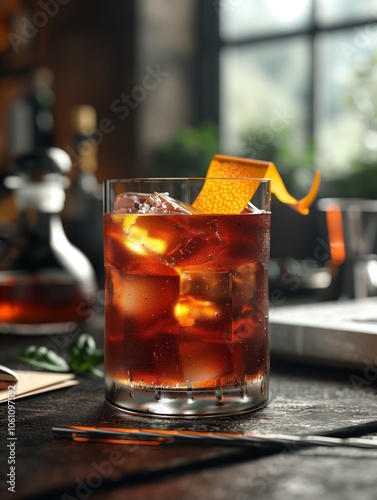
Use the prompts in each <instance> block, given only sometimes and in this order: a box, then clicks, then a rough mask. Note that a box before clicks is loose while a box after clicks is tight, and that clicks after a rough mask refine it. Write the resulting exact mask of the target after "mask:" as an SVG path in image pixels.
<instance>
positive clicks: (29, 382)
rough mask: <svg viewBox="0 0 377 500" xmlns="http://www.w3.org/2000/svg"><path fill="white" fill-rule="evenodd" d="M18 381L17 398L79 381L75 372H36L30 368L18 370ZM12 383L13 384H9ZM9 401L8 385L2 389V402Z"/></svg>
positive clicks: (0, 399)
mask: <svg viewBox="0 0 377 500" xmlns="http://www.w3.org/2000/svg"><path fill="white" fill-rule="evenodd" d="M16 374H17V376H18V382H17V384H16V385H15V387H16V399H19V398H24V397H27V396H34V395H36V394H40V393H43V392H47V391H54V390H56V389H62V388H63V387H70V386H72V385H77V384H78V383H79V381H78V380H77V379H76V378H75V375H74V373H51V372H36V371H29V370H17V371H16ZM9 385H12V384H9ZM7 401H8V390H7V387H5V388H3V389H0V404H1V403H5V402H7Z"/></svg>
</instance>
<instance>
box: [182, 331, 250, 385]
mask: <svg viewBox="0 0 377 500" xmlns="http://www.w3.org/2000/svg"><path fill="white" fill-rule="evenodd" d="M178 342H179V343H178V346H179V347H178V348H179V357H180V368H181V371H182V378H183V379H184V380H185V381H186V383H187V384H190V385H191V386H192V388H211V389H215V388H217V387H219V385H220V386H221V385H226V384H236V383H237V382H239V381H240V380H241V378H242V374H243V373H244V371H245V361H244V357H243V351H242V346H241V345H240V344H239V345H234V346H233V345H230V344H227V343H225V342H224V343H219V342H209V341H202V340H200V339H193V338H189V337H185V336H184V335H183V336H179V337H178Z"/></svg>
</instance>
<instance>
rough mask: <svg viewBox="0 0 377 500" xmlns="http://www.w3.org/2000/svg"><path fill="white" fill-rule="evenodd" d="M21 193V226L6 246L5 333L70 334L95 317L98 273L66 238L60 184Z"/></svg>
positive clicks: (2, 256) (2, 247) (1, 275)
mask: <svg viewBox="0 0 377 500" xmlns="http://www.w3.org/2000/svg"><path fill="white" fill-rule="evenodd" d="M22 190H24V191H23V192H22ZM19 191H21V193H20V192H17V193H16V198H17V196H18V198H19V200H18V205H19V206H20V217H19V221H18V226H17V228H16V231H15V233H14V234H13V235H12V236H10V237H9V238H8V239H7V240H6V241H5V242H2V243H0V331H5V332H10V333H64V332H67V333H68V332H69V331H72V326H73V325H72V323H73V324H75V323H80V322H82V321H84V320H86V319H88V318H89V317H90V316H91V315H92V314H93V307H94V303H95V299H96V294H97V285H96V280H95V275H94V271H93V268H92V266H91V265H90V263H89V261H88V259H87V257H86V256H85V255H84V254H83V253H82V252H81V251H80V250H78V249H77V248H76V247H75V246H73V245H72V244H71V243H70V241H69V240H68V239H67V237H66V234H65V232H64V229H63V226H62V221H61V218H60V210H61V207H62V200H63V201H64V189H63V187H62V184H61V182H60V180H59V178H58V177H56V176H55V178H54V179H53V180H52V182H51V181H50V179H47V181H44V182H37V183H33V182H28V183H27V185H23V186H22V188H21V189H20V190H19Z"/></svg>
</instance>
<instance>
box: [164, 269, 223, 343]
mask: <svg viewBox="0 0 377 500" xmlns="http://www.w3.org/2000/svg"><path fill="white" fill-rule="evenodd" d="M179 290H180V297H179V300H178V302H177V303H176V305H175V308H174V315H175V317H176V318H177V320H178V323H179V325H180V326H181V327H182V328H185V331H186V332H191V333H193V334H194V335H196V336H199V338H201V339H202V340H209V341H212V342H226V341H228V340H231V339H232V305H231V282H230V275H229V273H228V272H217V273H216V272H214V271H213V270H206V269H203V268H200V269H190V270H185V271H184V272H182V273H181V275H180V285H179Z"/></svg>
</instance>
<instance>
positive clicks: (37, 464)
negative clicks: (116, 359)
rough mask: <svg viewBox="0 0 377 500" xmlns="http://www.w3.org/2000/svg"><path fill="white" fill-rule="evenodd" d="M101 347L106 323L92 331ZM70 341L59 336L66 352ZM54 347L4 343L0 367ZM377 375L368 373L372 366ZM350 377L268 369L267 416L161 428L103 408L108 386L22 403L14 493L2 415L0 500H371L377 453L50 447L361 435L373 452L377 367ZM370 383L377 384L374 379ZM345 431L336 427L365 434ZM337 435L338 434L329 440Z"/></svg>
mask: <svg viewBox="0 0 377 500" xmlns="http://www.w3.org/2000/svg"><path fill="white" fill-rule="evenodd" d="M90 329H91V331H92V332H93V334H94V335H95V336H96V338H97V339H98V341H99V343H101V340H102V332H103V327H102V320H101V318H97V321H95V322H94V323H92V324H91V325H90ZM66 340H67V339H65V338H63V337H61V338H60V341H61V342H60V344H61V345H63V344H66V342H65V341H66ZM51 343H52V344H54V345H56V343H55V342H54V339H53V338H52V337H35V338H34V337H33V338H30V337H29V338H27V337H18V336H13V337H12V336H10V335H2V336H1V337H0V363H2V364H6V365H8V366H10V367H13V368H16V369H17V368H19V369H20V368H27V369H30V367H28V366H26V365H22V364H20V362H18V361H17V360H16V356H17V353H18V352H19V351H20V349H21V348H22V347H23V346H26V345H31V344H44V345H46V344H51ZM369 369H370V367H369ZM375 372H376V375H375V376H374V377H373V374H371V373H370V372H368V373H363V372H349V371H346V370H335V369H330V368H324V367H318V366H315V365H313V366H308V365H299V364H293V363H287V362H282V361H278V360H274V359H273V360H272V373H271V400H270V403H269V404H268V405H267V406H266V407H265V408H264V409H262V410H260V411H257V412H254V413H248V414H244V415H238V416H232V417H217V418H205V419H157V418H150V417H134V416H128V415H126V414H124V413H121V412H118V411H116V410H115V409H113V408H111V407H110V406H108V405H107V404H106V402H105V401H104V391H103V381H102V380H101V379H100V378H98V377H95V376H92V375H81V376H79V380H80V384H79V385H78V386H74V387H72V388H66V389H61V390H57V391H53V392H49V393H45V394H41V395H38V396H32V397H28V398H24V399H20V400H17V401H16V403H15V404H16V436H17V442H16V457H15V458H16V493H9V492H7V486H8V485H7V484H6V474H7V473H8V472H9V465H8V463H7V460H8V449H7V405H6V404H2V405H0V414H1V421H2V422H3V424H2V426H1V429H0V431H1V439H0V443H1V444H0V446H1V448H0V494H1V498H13V499H32V498H33V499H38V500H43V499H49V500H50V499H51V500H54V499H72V498H74V499H83V498H85V499H86V498H95V499H100V500H101V499H103V500H105V499H106V500H107V499H114V500H117V499H124V498H127V499H129V500H131V499H135V500H144V499H148V500H153V499H161V500H169V499H174V500H176V499H182V500H192V499H203V500H204V499H205V500H223V499H224V500H228V499H235V500H251V499H255V498H258V499H261V500H264V499H272V500H275V499H276V500H278V499H279V500H281V499H284V498H289V499H302V498H305V499H308V500H311V499H318V498H324V499H329V500H332V499H342V500H354V499H355V498H358V499H362V500H374V499H375V498H376V495H377V493H376V492H377V473H376V471H377V450H362V449H352V448H348V449H347V448H339V447H337V448H324V447H312V448H307V449H301V450H297V449H292V448H283V449H276V450H270V451H269V452H267V451H261V450H257V449H254V448H253V449H247V450H246V449H241V448H227V447H216V446H193V445H171V446H164V447H150V446H138V445H132V446H122V445H117V444H104V443H76V442H72V441H68V440H63V439H54V437H53V435H52V431H51V429H52V427H53V426H65V425H76V424H77V425H79V424H82V425H91V424H96V425H100V424H102V425H110V426H133V427H151V428H183V429H195V430H208V431H226V432H253V433H267V432H287V433H303V434H304V433H311V434H313V433H321V432H327V433H330V434H331V435H334V436H336V435H339V436H340V435H351V434H352V435H360V436H363V435H364V436H366V437H369V438H371V439H375V440H376V442H377V367H375ZM373 378H374V380H372V379H373ZM369 422H372V423H371V424H370V425H365V426H364V427H361V428H354V429H353V430H352V429H351V430H350V429H349V430H348V431H345V432H343V433H342V432H334V431H335V430H336V429H338V430H339V429H341V428H344V427H345V428H347V427H350V426H358V425H360V424H367V423H369ZM330 431H331V432H330Z"/></svg>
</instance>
